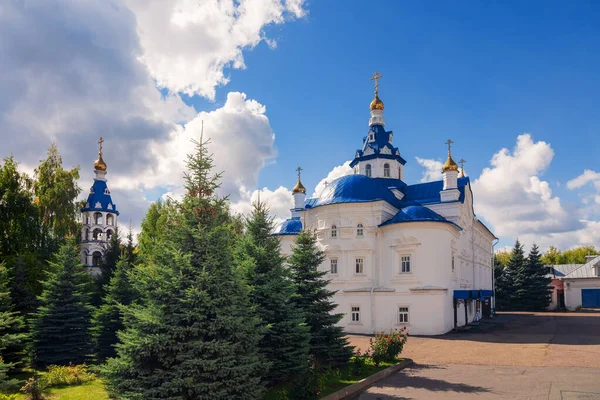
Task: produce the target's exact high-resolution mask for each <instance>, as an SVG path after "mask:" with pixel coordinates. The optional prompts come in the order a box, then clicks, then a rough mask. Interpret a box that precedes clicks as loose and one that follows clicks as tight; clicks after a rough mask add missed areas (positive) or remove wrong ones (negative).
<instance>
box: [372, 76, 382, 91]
mask: <svg viewBox="0 0 600 400" xmlns="http://www.w3.org/2000/svg"><path fill="white" fill-rule="evenodd" d="M381 78H383V76H381V75H379V72H377V71H375V73H374V74H373V77H372V78H369V80H370V81H375V92H378V91H379V89H378V88H379V79H381Z"/></svg>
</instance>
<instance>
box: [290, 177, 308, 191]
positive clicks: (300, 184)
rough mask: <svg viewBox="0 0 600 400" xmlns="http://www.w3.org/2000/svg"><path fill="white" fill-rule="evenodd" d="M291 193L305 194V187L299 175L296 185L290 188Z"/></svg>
mask: <svg viewBox="0 0 600 400" xmlns="http://www.w3.org/2000/svg"><path fill="white" fill-rule="evenodd" d="M292 193H293V194H296V193H302V194H306V188H305V187H304V185H302V182H300V177H298V183H296V186H294V188H293V189H292Z"/></svg>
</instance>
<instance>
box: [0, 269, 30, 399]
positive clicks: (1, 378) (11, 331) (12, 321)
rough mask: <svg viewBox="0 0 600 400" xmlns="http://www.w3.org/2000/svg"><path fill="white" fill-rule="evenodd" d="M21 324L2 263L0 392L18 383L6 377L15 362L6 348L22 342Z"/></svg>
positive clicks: (0, 278) (23, 337)
mask: <svg viewBox="0 0 600 400" xmlns="http://www.w3.org/2000/svg"><path fill="white" fill-rule="evenodd" d="M23 326H24V322H23V317H21V316H19V313H17V312H14V311H13V305H12V302H11V299H10V293H9V291H8V272H7V270H6V268H5V267H4V265H2V264H0V393H1V392H3V391H7V390H10V389H12V388H13V387H15V385H17V384H18V380H16V379H10V378H9V377H8V372H9V371H10V370H11V369H13V368H14V367H15V366H16V365H17V364H16V362H10V361H11V360H8V359H7V350H9V349H15V348H16V349H18V348H19V347H20V345H21V344H22V343H23V341H24V340H25V334H23V333H22V329H23Z"/></svg>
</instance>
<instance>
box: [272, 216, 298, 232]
mask: <svg viewBox="0 0 600 400" xmlns="http://www.w3.org/2000/svg"><path fill="white" fill-rule="evenodd" d="M300 232H302V221H300V218H299V217H295V218H289V219H286V220H285V221H283V223H282V224H281V225H280V226H279V227H278V229H277V232H275V233H274V234H273V235H274V236H283V235H297V234H299V233H300Z"/></svg>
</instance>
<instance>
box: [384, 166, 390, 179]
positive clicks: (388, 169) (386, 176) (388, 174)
mask: <svg viewBox="0 0 600 400" xmlns="http://www.w3.org/2000/svg"><path fill="white" fill-rule="evenodd" d="M383 177H384V178H389V177H390V164H383Z"/></svg>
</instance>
